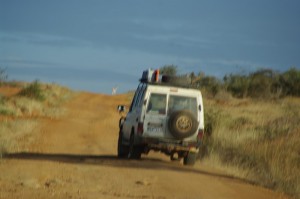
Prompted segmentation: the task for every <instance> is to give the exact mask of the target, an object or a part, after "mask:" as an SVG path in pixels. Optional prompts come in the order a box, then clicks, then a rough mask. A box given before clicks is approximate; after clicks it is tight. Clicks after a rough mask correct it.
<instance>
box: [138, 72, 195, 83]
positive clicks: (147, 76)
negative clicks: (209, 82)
mask: <svg viewBox="0 0 300 199" xmlns="http://www.w3.org/2000/svg"><path fill="white" fill-rule="evenodd" d="M140 82H143V83H149V84H152V85H162V86H175V87H183V88H196V87H195V86H192V80H191V78H190V77H189V76H187V75H181V76H171V75H160V71H159V70H158V69H157V70H152V69H148V70H145V71H143V74H142V78H141V79H140Z"/></svg>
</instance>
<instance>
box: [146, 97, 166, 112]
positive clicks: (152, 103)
mask: <svg viewBox="0 0 300 199" xmlns="http://www.w3.org/2000/svg"><path fill="white" fill-rule="evenodd" d="M166 104H167V95H164V94H156V93H151V96H150V100H149V103H148V107H147V112H148V113H151V114H161V115H164V114H166Z"/></svg>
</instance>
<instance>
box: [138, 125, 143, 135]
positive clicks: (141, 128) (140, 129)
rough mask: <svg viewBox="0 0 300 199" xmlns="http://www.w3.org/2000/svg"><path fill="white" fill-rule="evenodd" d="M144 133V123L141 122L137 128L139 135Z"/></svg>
mask: <svg viewBox="0 0 300 199" xmlns="http://www.w3.org/2000/svg"><path fill="white" fill-rule="evenodd" d="M143 133H144V123H142V122H139V123H138V127H137V134H140V135H142V134H143Z"/></svg>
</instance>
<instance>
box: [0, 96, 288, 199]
mask: <svg viewBox="0 0 300 199" xmlns="http://www.w3.org/2000/svg"><path fill="white" fill-rule="evenodd" d="M118 104H128V97H127V96H126V95H118V96H107V95H99V94H91V93H80V94H79V95H77V96H76V97H75V98H74V99H73V100H71V101H70V102H69V103H67V104H66V109H67V110H68V111H67V114H66V115H64V116H62V117H61V118H59V119H56V120H50V119H49V120H45V119H43V120H42V121H41V125H40V128H38V132H36V137H35V142H34V143H33V144H32V145H31V147H30V150H29V151H24V152H20V153H12V154H8V155H7V156H6V158H5V159H4V160H3V161H2V162H1V163H0V171H1V172H2V174H1V175H0V185H1V186H0V198H3V199H4V198H12V199H13V198H24V199H27V198H28V199H29V198H30V199H31V198H46V199H47V198H114V199H115V198H160V199H162V198H200V199H202V198H203V199H218V198H222V199H223V198H225V199H226V198H230V199H232V198H245V199H250V198H251V199H252V198H256V199H276V198H277V199H279V198H286V197H285V196H281V195H279V194H277V193H274V192H272V191H270V190H267V189H264V188H260V187H256V186H253V185H251V184H249V183H248V182H245V181H243V180H241V179H236V178H233V177H231V176H227V175H226V174H223V173H220V172H217V171H214V170H211V169H210V168H205V167H203V166H202V165H201V164H196V166H195V167H184V166H182V165H181V164H179V163H176V162H170V161H169V160H168V158H167V157H165V156H163V155H160V154H157V153H150V154H149V156H146V157H143V158H142V160H141V161H136V160H122V159H118V158H117V157H116V148H117V136H118V119H119V115H118V113H117V111H116V106H117V105H118Z"/></svg>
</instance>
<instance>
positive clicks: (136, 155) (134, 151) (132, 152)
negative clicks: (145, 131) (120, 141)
mask: <svg viewBox="0 0 300 199" xmlns="http://www.w3.org/2000/svg"><path fill="white" fill-rule="evenodd" d="M141 155H142V149H141V147H139V146H135V145H134V134H133V133H132V134H131V135H130V144H129V152H128V158H129V159H141Z"/></svg>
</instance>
